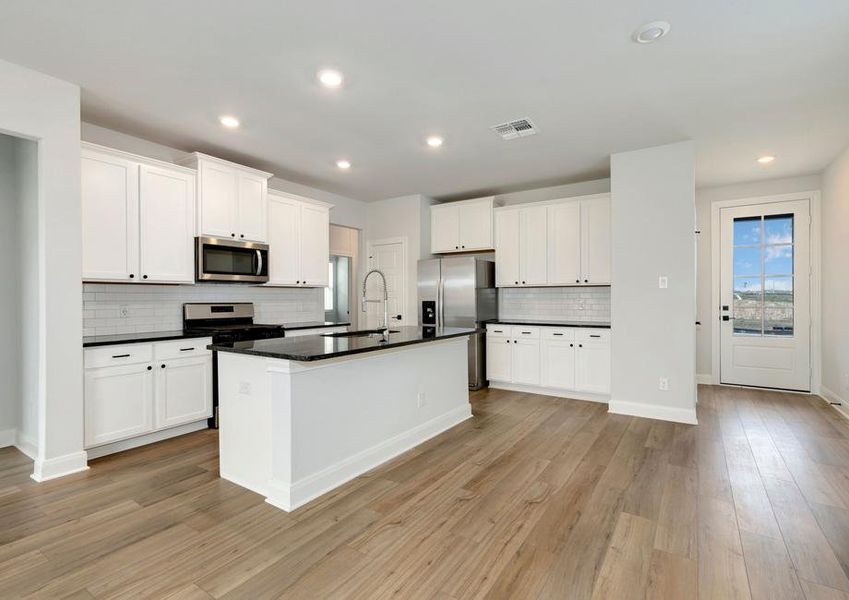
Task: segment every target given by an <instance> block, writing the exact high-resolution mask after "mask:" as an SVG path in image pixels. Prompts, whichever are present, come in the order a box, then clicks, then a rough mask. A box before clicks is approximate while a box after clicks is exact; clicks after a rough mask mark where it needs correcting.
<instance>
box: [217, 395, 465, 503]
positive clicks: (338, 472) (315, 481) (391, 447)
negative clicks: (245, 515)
mask: <svg viewBox="0 0 849 600" xmlns="http://www.w3.org/2000/svg"><path fill="white" fill-rule="evenodd" d="M471 418H472V410H471V406H469V405H465V406H461V407H459V408H456V409H454V410H452V411H450V412H447V413H445V414H443V415H440V416H438V417H436V418H435V419H431V420H430V421H427V422H426V423H422V424H421V425H419V426H418V427H415V428H413V429H410V430H409V431H405V432H404V433H401V434H399V435H396V436H395V437H393V438H390V439H388V440H386V441H384V442H381V443H380V444H377V445H376V446H372V447H371V448H368V449H366V450H364V451H362V452H359V453H358V454H355V455H353V456H350V457H348V458H346V459H345V460H342V461H340V462H338V463H336V464H334V465H331V466H329V467H327V468H326V469H323V470H321V471H319V472H318V473H313V474H312V475H309V476H308V477H304V478H303V479H301V480H299V481H296V482H294V483H292V484H287V483H285V482H281V481H275V480H272V481H270V482H269V484H268V486H267V489H266V490H265V493H266V494H267V496H268V497H267V498H266V499H265V501H266V502H268V503H269V504H271V505H272V506H276V507H277V508H281V509H283V510H285V511H292V510H294V509H296V508H298V507H299V506H302V505H304V504H306V503H307V502H309V501H310V500H313V499H314V498H317V497H318V496H321V495H322V494H324V493H326V492H329V491H330V490H332V489H334V488H337V487H339V486H340V485H342V484H343V483H346V482H348V481H350V480H352V479H354V478H355V477H357V476H358V475H362V474H363V473H365V472H366V471H369V470H371V469H373V468H375V467H376V466H378V465H381V464H383V463H385V462H386V461H388V460H390V459H392V458H395V457H396V456H398V455H399V454H402V453H404V452H406V451H407V450H410V449H411V448H414V447H416V446H418V445H419V444H421V443H423V442H425V441H427V440H429V439H430V438H432V437H435V436H437V435H439V434H440V433H442V432H443V431H446V430H448V429H451V428H452V427H454V426H455V425H459V424H460V423H462V422H463V421H465V420H467V419H471ZM222 477H224V478H225V479H230V480H231V481H233V483H237V484H239V485H243V486H244V484H243V483H241V482H239V481H236V480H234V479H231V478H230V477H226V476H225V475H224V474H223V473H222ZM244 487H248V488H249V489H253V490H254V491H256V492H259V493H263V491H261V490H259V489H255V488H253V487H251V486H244Z"/></svg>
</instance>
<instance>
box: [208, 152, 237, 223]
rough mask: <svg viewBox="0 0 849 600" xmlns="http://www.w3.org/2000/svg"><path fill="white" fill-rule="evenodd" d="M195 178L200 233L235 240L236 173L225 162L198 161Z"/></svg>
mask: <svg viewBox="0 0 849 600" xmlns="http://www.w3.org/2000/svg"><path fill="white" fill-rule="evenodd" d="M198 177H199V186H200V187H199V195H198V197H199V205H200V232H201V234H202V235H208V236H212V237H222V238H231V239H236V236H237V234H238V232H237V231H236V229H237V228H238V205H237V202H238V198H239V177H238V173H237V172H236V171H235V170H234V169H232V168H231V167H228V166H226V165H218V164H215V163H213V162H201V163H200V164H199V169H198Z"/></svg>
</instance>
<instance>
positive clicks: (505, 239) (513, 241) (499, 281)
mask: <svg viewBox="0 0 849 600" xmlns="http://www.w3.org/2000/svg"><path fill="white" fill-rule="evenodd" d="M519 223H520V211H519V210H503V211H498V212H496V213H495V285H496V286H497V287H508V286H516V285H519V264H520V263H519V261H520V252H519V247H520V244H519V229H520V227H519Z"/></svg>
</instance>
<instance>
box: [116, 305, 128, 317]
mask: <svg viewBox="0 0 849 600" xmlns="http://www.w3.org/2000/svg"><path fill="white" fill-rule="evenodd" d="M118 314H119V315H121V318H122V319H126V318H127V317H129V316H130V307H129V306H122V307H121V308H119V309H118Z"/></svg>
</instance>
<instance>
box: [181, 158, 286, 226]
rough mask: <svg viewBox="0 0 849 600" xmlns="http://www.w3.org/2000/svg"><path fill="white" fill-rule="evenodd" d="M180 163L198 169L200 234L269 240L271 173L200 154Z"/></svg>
mask: <svg viewBox="0 0 849 600" xmlns="http://www.w3.org/2000/svg"><path fill="white" fill-rule="evenodd" d="M181 162H182V164H185V165H188V166H191V167H195V168H197V172H198V215H199V217H198V229H199V232H200V235H204V236H210V237H221V238H230V239H234V240H242V241H246V242H247V241H250V242H265V241H266V240H267V208H268V197H267V193H268V179H269V178H270V177H271V173H265V172H263V171H257V170H256V169H251V168H249V167H245V166H242V165H238V164H236V163H231V162H228V161H225V160H221V159H220V158H215V157H214V156H208V155H206V154H201V153H199V152H195V153H193V154H191V155H190V156H189V157H187V158H186V159H185V160H183V161H181Z"/></svg>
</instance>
